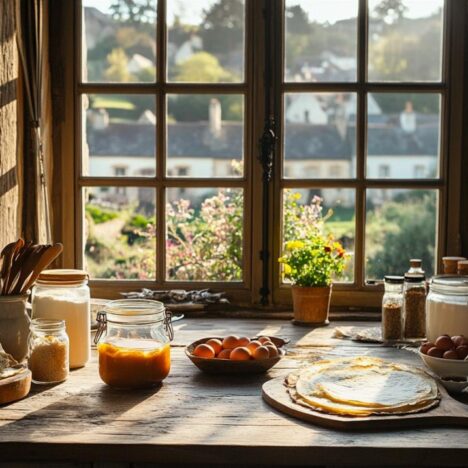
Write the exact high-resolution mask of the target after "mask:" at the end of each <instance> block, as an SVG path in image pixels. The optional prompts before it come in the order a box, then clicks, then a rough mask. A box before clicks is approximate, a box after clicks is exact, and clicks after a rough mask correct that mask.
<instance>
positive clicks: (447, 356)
mask: <svg viewBox="0 0 468 468" xmlns="http://www.w3.org/2000/svg"><path fill="white" fill-rule="evenodd" d="M443 358H444V359H458V354H457V352H456V350H454V349H450V350H448V351H445V353H444V355H443Z"/></svg>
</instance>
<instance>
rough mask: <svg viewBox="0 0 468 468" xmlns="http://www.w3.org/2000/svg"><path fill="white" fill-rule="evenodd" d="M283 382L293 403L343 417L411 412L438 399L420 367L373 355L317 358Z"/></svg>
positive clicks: (437, 394)
mask: <svg viewBox="0 0 468 468" xmlns="http://www.w3.org/2000/svg"><path fill="white" fill-rule="evenodd" d="M286 384H287V386H288V387H289V393H290V395H291V398H292V399H293V400H294V401H295V402H296V403H299V404H301V405H303V406H307V407H309V408H312V409H314V410H317V411H324V412H327V413H332V414H339V415H344V416H369V415H372V414H407V413H414V412H418V411H423V410H426V409H429V408H431V407H433V406H436V405H437V404H438V402H439V399H440V397H439V392H438V388H437V384H436V382H435V381H434V379H432V377H430V376H429V375H428V374H426V373H425V372H423V371H422V370H419V369H416V368H414V367H410V366H406V365H403V364H396V363H392V362H388V361H384V360H382V359H378V358H371V357H357V358H344V359H335V360H323V361H318V362H316V363H314V364H313V365H312V366H310V367H308V368H307V369H304V370H302V371H300V372H298V373H294V374H290V375H289V376H288V378H287V379H286Z"/></svg>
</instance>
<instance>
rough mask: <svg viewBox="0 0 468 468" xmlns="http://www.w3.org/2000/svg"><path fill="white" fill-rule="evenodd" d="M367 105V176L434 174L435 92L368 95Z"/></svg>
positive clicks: (436, 147)
mask: <svg viewBox="0 0 468 468" xmlns="http://www.w3.org/2000/svg"><path fill="white" fill-rule="evenodd" d="M367 108H368V129H367V133H368V140H367V177H369V178H392V179H428V178H435V177H438V175H439V169H438V166H439V147H440V143H439V140H440V97H439V96H438V95H436V94H426V93H420V94H393V93H381V94H369V96H368V103H367Z"/></svg>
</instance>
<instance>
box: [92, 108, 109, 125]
mask: <svg viewBox="0 0 468 468" xmlns="http://www.w3.org/2000/svg"><path fill="white" fill-rule="evenodd" d="M92 125H93V128H94V129H95V130H104V129H105V128H107V127H108V126H109V114H108V112H107V111H106V110H105V109H98V110H97V111H96V112H94V113H93V116H92Z"/></svg>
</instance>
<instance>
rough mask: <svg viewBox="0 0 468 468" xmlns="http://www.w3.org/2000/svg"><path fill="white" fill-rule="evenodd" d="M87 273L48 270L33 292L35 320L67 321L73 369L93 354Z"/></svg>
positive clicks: (71, 366) (40, 278)
mask: <svg viewBox="0 0 468 468" xmlns="http://www.w3.org/2000/svg"><path fill="white" fill-rule="evenodd" d="M90 302H91V300H90V292H89V287H88V275H87V274H86V272H84V271H81V270H46V271H43V272H42V273H41V274H40V275H39V278H38V280H37V282H36V286H35V287H34V289H33V295H32V317H33V319H37V318H42V319H54V320H64V321H65V324H66V330H67V334H68V337H69V339H70V368H71V369H74V368H77V367H83V366H84V365H85V364H86V363H87V362H88V360H89V358H90V354H91V336H90V334H91V311H90V308H91V306H90Z"/></svg>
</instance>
